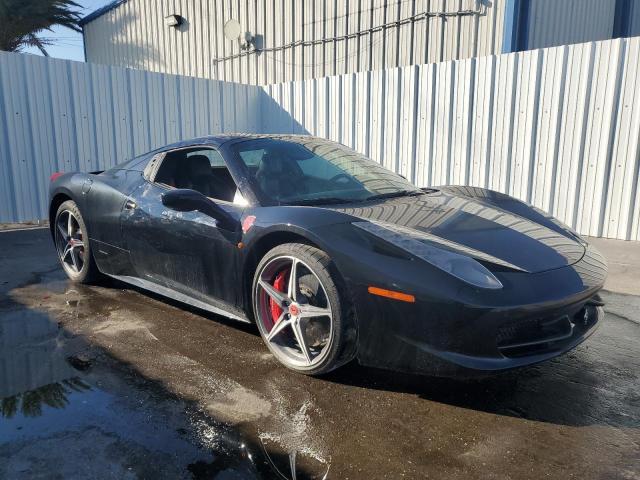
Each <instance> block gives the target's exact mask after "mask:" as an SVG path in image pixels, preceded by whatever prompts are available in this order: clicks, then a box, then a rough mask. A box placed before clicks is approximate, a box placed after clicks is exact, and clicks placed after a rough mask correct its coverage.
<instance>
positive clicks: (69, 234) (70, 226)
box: [67, 212, 73, 238]
mask: <svg viewBox="0 0 640 480" xmlns="http://www.w3.org/2000/svg"><path fill="white" fill-rule="evenodd" d="M72 219H73V215H71V212H67V237H68V238H71V237H72V236H73V222H72Z"/></svg>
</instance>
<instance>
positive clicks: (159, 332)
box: [0, 229, 640, 479]
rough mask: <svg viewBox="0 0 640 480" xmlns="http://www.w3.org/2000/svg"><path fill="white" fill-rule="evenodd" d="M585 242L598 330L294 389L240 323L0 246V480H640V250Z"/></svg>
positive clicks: (41, 250)
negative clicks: (578, 341) (597, 260)
mask: <svg viewBox="0 0 640 480" xmlns="http://www.w3.org/2000/svg"><path fill="white" fill-rule="evenodd" d="M596 243H597V244H598V247H599V248H600V249H601V250H602V251H603V253H605V256H609V257H610V264H611V267H612V268H611V271H612V276H611V278H610V281H609V282H608V284H607V288H609V290H608V291H605V292H604V293H603V295H602V296H603V298H604V300H605V301H606V302H607V305H606V307H605V309H606V311H607V316H606V318H605V320H604V321H603V322H602V325H601V326H600V329H599V331H597V332H596V333H595V334H594V335H593V336H592V337H591V338H590V339H589V340H587V342H585V343H584V344H583V345H581V346H580V347H578V348H577V349H576V350H574V351H573V352H571V353H569V354H567V355H565V356H563V357H560V358H558V359H555V360H553V361H550V362H547V363H545V364H542V365H539V366H535V367H531V368H527V369H524V370H520V371H517V372H512V373H508V374H504V375H500V376H497V377H494V378H489V379H485V380H481V381H478V380H476V381H472V382H471V381H467V382H462V381H454V380H438V379H433V378H428V377H418V376H410V375H399V374H395V373H389V372H384V371H376V370H372V369H365V368H363V367H360V366H358V365H355V364H354V365H348V366H347V367H345V368H343V369H340V370H338V371H337V372H334V373H332V374H330V375H328V376H325V377H323V378H309V377H305V376H301V375H298V374H295V373H292V372H290V371H288V370H285V369H284V368H282V367H280V366H279V365H278V364H277V363H276V361H275V360H274V359H273V358H272V356H271V355H270V354H269V353H268V351H267V349H266V347H265V346H264V345H263V343H262V340H261V339H260V337H259V335H258V332H257V330H256V329H255V328H253V327H251V326H246V325H240V324H238V323H234V322H233V321H230V320H225V319H223V318H220V317H216V316H214V315H208V314H204V313H202V312H200V311H196V310H192V309H189V308H186V307H183V306H181V305H178V304H176V303H173V302H169V301H165V300H163V299H162V298H160V297H157V296H153V295H149V294H145V293H142V292H140V291H138V290H135V289H133V288H129V287H127V286H125V285H123V284H120V283H115V282H107V283H105V284H104V285H101V286H91V287H85V286H77V285H72V284H70V283H69V282H68V281H67V280H66V278H65V276H64V274H63V273H62V270H61V269H60V268H59V267H58V264H57V260H56V256H55V252H54V250H53V248H52V245H51V241H50V238H49V234H48V231H47V230H46V229H39V230H28V231H13V232H2V233H0V399H1V400H0V412H1V417H0V478H11V479H13V478H118V479H120V478H154V479H155V478H275V477H276V473H275V468H278V469H279V470H280V471H281V472H283V474H284V478H293V477H292V475H291V474H290V473H288V472H289V470H288V469H289V465H290V464H291V462H290V460H291V459H292V458H294V457H295V463H296V466H297V470H298V477H297V478H314V477H315V478H322V475H324V473H325V472H326V469H327V468H328V469H329V475H328V478H337V479H360V478H363V479H372V478H393V479H397V478H436V479H440V478H461V479H462V478H464V479H473V478H482V479H484V478H494V479H510V478H513V479H526V478H531V479H540V478H558V479H567V478H576V479H589V478H602V479H604V478H607V479H608V478H621V479H638V478H640V297H638V296H634V295H628V294H624V293H620V292H626V293H634V294H636V295H637V294H639V293H640V292H639V291H638V285H639V284H640V267H639V265H638V263H637V259H638V256H639V255H640V252H639V251H640V246H639V245H638V244H632V243H628V242H624V243H620V244H617V243H610V242H604V241H597V242H596ZM610 246H611V248H610ZM633 259H635V260H633ZM633 262H636V263H633ZM616 290H617V291H616Z"/></svg>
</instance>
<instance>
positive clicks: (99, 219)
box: [50, 135, 607, 376]
mask: <svg viewBox="0 0 640 480" xmlns="http://www.w3.org/2000/svg"><path fill="white" fill-rule="evenodd" d="M50 222H51V233H52V235H53V237H54V241H55V244H56V247H57V250H58V253H59V256H60V261H61V263H62V266H63V268H64V270H65V272H66V273H67V275H68V276H69V278H71V280H74V281H77V282H89V281H92V280H95V279H96V278H97V277H99V276H100V275H109V276H111V277H115V278H117V279H119V280H122V281H124V282H127V283H130V284H133V285H136V286H138V287H142V288H144V289H148V290H151V291H153V292H156V293H159V294H162V295H166V296H167V297H171V298H173V299H177V300H180V301H183V302H185V303H188V304H191V305H194V306H196V307H200V308H202V309H205V310H209V311H212V312H215V313H219V314H222V315H226V316H228V317H232V318H235V319H238V320H243V321H247V322H256V324H257V326H258V329H259V330H260V334H261V335H262V337H263V339H264V341H265V343H266V344H267V346H268V347H269V349H270V350H271V352H272V353H273V354H274V355H275V357H276V358H277V359H278V360H279V361H280V362H282V363H283V364H284V365H285V366H287V367H289V368H291V369H293V370H296V371H299V372H304V373H308V374H320V373H323V372H327V371H330V370H332V369H334V368H336V367H339V366H340V365H342V364H344V363H345V362H348V361H349V360H351V359H353V358H357V359H358V361H359V362H360V363H362V364H365V365H371V366H376V367H383V368H390V369H394V370H407V371H414V372H421V373H427V374H431V375H442V376H448V375H454V374H458V375H459V374H465V375H467V374H473V373H478V372H480V373H482V372H484V373H487V372H493V371H499V370H504V369H508V368H512V367H518V366H522V365H528V364H532V363H535V362H540V361H542V360H546V359H549V358H551V357H554V356H557V355H559V354H561V353H563V352H566V351H568V350H570V349H572V348H573V347H575V346H576V345H578V344H579V343H580V342H582V341H583V340H584V339H585V338H587V337H588V336H589V335H590V334H591V333H592V332H593V331H594V326H595V325H596V324H597V323H598V320H599V319H600V318H601V316H602V308H601V305H602V304H601V303H600V301H599V299H598V297H597V292H598V290H599V289H600V288H601V287H602V285H603V282H604V279H605V276H606V269H607V267H606V264H605V261H604V259H603V258H602V257H601V255H600V254H599V253H598V252H597V251H596V250H595V249H594V248H593V247H591V246H590V245H588V244H587V243H586V242H585V241H584V240H583V239H581V238H580V237H579V236H578V235H577V234H576V233H574V232H572V231H571V230H570V229H569V228H568V227H566V226H564V225H563V224H561V223H560V222H558V221H557V220H555V219H554V218H552V217H550V216H548V215H546V214H544V213H542V212H541V211H539V210H537V209H535V208H534V207H532V206H530V205H527V204H525V203H523V202H521V201H519V200H516V199H514V198H511V197H509V196H507V195H504V194H500V193H496V192H493V191H490V190H485V189H481V188H471V187H440V188H425V189H419V188H416V187H415V186H414V185H412V184H411V183H409V182H408V181H407V180H405V179H404V178H403V177H401V176H400V175H397V174H395V173H392V172H390V171H388V170H386V169H384V168H383V167H381V166H380V165H379V164H377V163H376V162H374V161H372V160H370V159H367V158H366V157H364V156H362V155H360V154H358V153H356V152H354V151H353V150H351V149H349V148H347V147H344V146H343V145H339V144H336V143H333V142H330V141H327V140H322V139H318V138H314V137H309V136H275V135H218V136H210V137H204V138H198V139H194V140H190V141H185V142H180V143H176V144H173V145H169V146H167V147H164V148H160V149H158V150H154V151H152V152H149V153H147V154H145V155H142V156H140V157H137V158H134V159H133V160H130V161H128V162H126V163H123V164H121V165H118V166H116V167H114V168H112V169H110V170H107V171H104V172H93V173H91V174H85V173H65V174H54V175H53V176H52V183H51V207H50Z"/></svg>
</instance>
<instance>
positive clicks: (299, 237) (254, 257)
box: [242, 226, 351, 321]
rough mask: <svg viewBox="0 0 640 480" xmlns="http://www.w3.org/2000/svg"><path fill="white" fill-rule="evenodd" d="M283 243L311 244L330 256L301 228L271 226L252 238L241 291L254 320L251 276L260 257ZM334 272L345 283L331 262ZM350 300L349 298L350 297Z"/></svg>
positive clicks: (316, 240)
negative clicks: (257, 236) (256, 237)
mask: <svg viewBox="0 0 640 480" xmlns="http://www.w3.org/2000/svg"><path fill="white" fill-rule="evenodd" d="M285 243H302V244H305V245H311V246H312V247H315V248H317V249H319V250H322V251H324V252H326V253H327V255H329V256H330V257H331V252H330V251H329V250H328V249H327V246H326V245H325V244H324V242H322V240H321V239H318V238H317V236H315V235H313V234H312V233H311V232H309V231H307V230H303V229H297V228H291V226H288V228H284V227H282V228H278V227H275V228H272V229H269V231H268V232H265V233H263V234H262V235H261V236H260V237H259V238H258V239H256V240H254V241H253V242H252V243H251V245H250V246H249V247H248V249H247V251H246V252H245V262H244V264H243V269H242V292H243V306H244V310H245V312H246V313H247V316H248V317H249V318H250V319H251V320H252V321H255V319H254V318H253V306H252V299H251V291H252V286H253V277H254V275H255V272H256V268H257V267H258V264H259V263H260V260H261V259H262V257H264V256H265V255H266V253H267V252H269V251H270V250H271V249H272V248H275V247H277V246H278V245H282V244H285ZM333 264H334V266H335V269H336V274H337V275H338V276H339V281H340V282H342V284H343V285H346V282H345V279H344V276H343V275H342V273H341V272H340V268H339V267H338V265H336V263H335V261H334V262H333ZM350 300H351V299H350Z"/></svg>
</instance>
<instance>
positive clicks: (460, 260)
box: [353, 221, 502, 289]
mask: <svg viewBox="0 0 640 480" xmlns="http://www.w3.org/2000/svg"><path fill="white" fill-rule="evenodd" d="M353 225H354V226H356V227H358V228H361V229H362V230H365V231H366V232H369V233H370V234H372V235H375V236H376V237H378V238H381V239H382V240H384V241H386V242H389V243H390V244H392V245H394V246H396V247H398V248H401V249H403V250H405V251H407V252H409V253H410V254H412V255H414V256H416V257H418V258H420V259H421V260H424V261H425V262H429V263H430V264H431V265H433V266H434V267H437V268H439V269H440V270H442V271H444V272H447V273H449V274H450V275H453V276H454V277H456V278H458V279H460V280H462V281H463V282H466V283H468V284H470V285H474V286H476V287H480V288H489V289H498V288H502V283H500V280H498V279H497V278H496V277H495V276H494V275H493V273H491V272H490V271H489V270H487V269H486V268H485V267H484V266H483V265H482V264H481V263H479V262H477V261H476V260H474V259H473V258H470V257H468V256H466V255H462V254H459V253H456V252H452V251H451V250H446V249H444V248H438V247H437V246H435V245H434V243H432V242H433V240H432V239H431V238H429V237H430V236H428V235H425V236H424V237H423V236H422V235H421V234H420V233H419V232H414V231H411V230H409V229H405V228H402V227H397V226H396V225H392V224H388V223H383V222H370V221H368V222H353Z"/></svg>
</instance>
